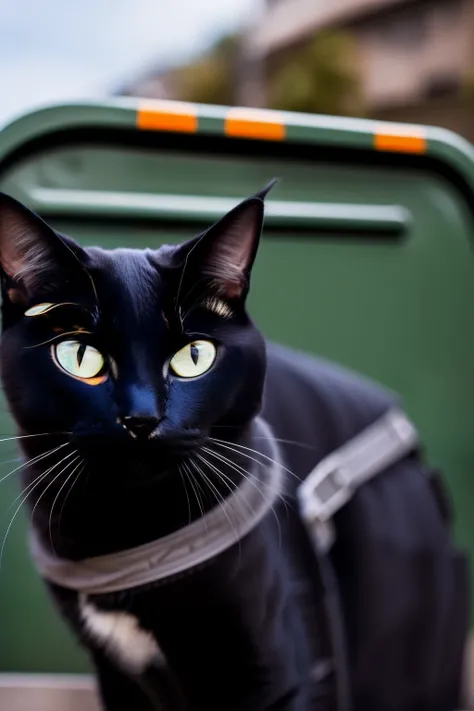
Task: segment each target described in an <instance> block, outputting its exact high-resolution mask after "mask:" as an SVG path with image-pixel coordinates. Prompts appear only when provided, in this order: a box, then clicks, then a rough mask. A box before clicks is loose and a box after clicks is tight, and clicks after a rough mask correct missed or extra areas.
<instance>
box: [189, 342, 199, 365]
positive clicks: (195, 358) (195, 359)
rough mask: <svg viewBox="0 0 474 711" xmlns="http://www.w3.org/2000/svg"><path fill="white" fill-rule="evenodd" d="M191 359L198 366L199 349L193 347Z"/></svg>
mask: <svg viewBox="0 0 474 711" xmlns="http://www.w3.org/2000/svg"><path fill="white" fill-rule="evenodd" d="M191 358H192V359H193V363H194V365H197V362H198V360H199V349H198V348H196V346H191Z"/></svg>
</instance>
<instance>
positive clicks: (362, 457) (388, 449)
mask: <svg viewBox="0 0 474 711" xmlns="http://www.w3.org/2000/svg"><path fill="white" fill-rule="evenodd" d="M417 442H418V435H417V431H416V429H415V427H414V425H413V424H412V422H411V421H410V420H409V419H408V417H407V416H406V415H405V413H404V412H402V411H401V410H399V409H398V408H394V409H392V410H389V411H388V412H387V413H386V414H385V415H383V416H382V417H381V418H380V419H378V420H377V421H376V422H375V423H374V424H372V425H370V426H369V427H367V428H366V429H365V430H364V431H363V432H361V433H360V434H359V435H357V436H356V437H354V438H353V439H351V440H350V441H349V442H347V443H346V444H344V445H343V446H342V447H340V448H339V449H338V450H336V451H335V452H331V454H330V455H329V456H327V457H326V458H325V459H323V460H322V461H321V462H320V463H319V464H318V465H317V466H316V467H315V468H314V469H313V471H312V472H311V473H310V474H309V475H308V477H307V478H306V479H305V481H304V482H303V483H302V484H300V486H299V488H298V502H299V508H300V512H301V516H302V518H303V520H304V521H305V523H306V526H307V528H308V529H309V531H310V534H311V536H312V539H313V542H314V543H315V544H316V545H317V546H318V548H320V549H322V550H327V549H328V548H329V547H330V546H331V544H332V542H333V540H334V530H333V527H332V525H331V520H330V519H331V518H332V516H333V515H334V514H335V513H336V511H338V510H339V509H340V508H341V507H342V506H344V504H346V503H347V502H348V501H349V499H350V498H351V497H352V496H353V494H354V492H355V491H356V490H357V489H358V487H359V486H361V484H363V483H364V482H366V481H368V480H369V479H371V478H372V477H374V476H375V475H376V474H379V473H380V472H381V471H383V470H384V469H386V468H387V467H389V466H390V465H392V464H394V463H395V462H397V461H399V460H400V459H402V458H403V457H404V456H406V455H407V454H409V453H410V452H411V451H413V449H414V448H415V447H416V445H417Z"/></svg>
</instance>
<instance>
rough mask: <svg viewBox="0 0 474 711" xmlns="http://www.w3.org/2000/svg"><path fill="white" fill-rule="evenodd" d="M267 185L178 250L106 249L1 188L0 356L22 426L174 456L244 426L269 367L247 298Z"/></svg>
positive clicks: (84, 443)
mask: <svg viewBox="0 0 474 711" xmlns="http://www.w3.org/2000/svg"><path fill="white" fill-rule="evenodd" d="M269 187H270V186H269ZM266 192H267V190H264V191H262V192H261V193H259V194H257V195H255V196H252V197H250V198H248V199H247V200H245V201H243V202H242V203H240V204H239V205H237V206H236V207H235V208H234V209H233V210H231V211H230V212H229V213H228V214H226V215H225V216H224V217H223V218H222V219H221V220H220V221H219V222H217V223H216V224H214V225H213V226H211V227H210V228H209V229H208V230H207V231H206V232H204V233H203V234H201V235H199V236H198V237H195V238H193V239H191V240H190V241H188V242H185V243H183V244H181V245H179V246H176V247H174V246H163V247H162V248H161V249H159V250H151V249H147V250H134V249H117V250H111V251H106V250H102V249H99V248H86V249H85V248H82V247H80V246H79V245H78V244H76V243H75V242H74V241H73V240H72V239H70V238H68V237H64V236H62V235H59V234H57V233H56V232H55V231H54V230H53V229H52V228H51V227H49V226H48V225H47V224H45V223H44V222H43V221H42V220H41V219H40V218H39V217H38V216H37V215H35V214H34V213H32V212H30V211H29V210H28V209H27V208H26V207H24V206H23V205H21V204H20V203H18V202H17V201H15V200H13V199H12V198H11V197H9V196H6V195H0V265H1V287H2V300H3V303H2V317H3V335H2V341H1V345H0V363H1V371H2V381H3V386H4V390H5V393H6V396H7V399H8V402H9V405H10V408H11V411H12V413H13V416H14V418H15V420H16V422H17V424H18V426H19V429H20V430H21V432H22V434H36V433H43V432H57V433H68V435H67V436H68V437H69V438H71V437H72V438H74V440H75V442H76V446H77V447H78V448H81V447H89V448H91V449H90V450H89V451H92V452H93V451H94V448H95V447H98V448H100V449H103V448H104V447H105V448H107V447H109V448H113V451H114V452H115V453H116V454H117V453H121V452H123V453H125V451H127V452H130V453H132V454H133V452H138V451H140V452H141V453H142V454H143V455H145V453H146V452H151V451H152V450H153V451H155V452H157V451H158V450H160V451H162V452H163V456H165V452H167V451H168V450H170V449H174V450H176V449H178V450H179V449H186V448H192V447H194V446H196V444H197V443H198V442H202V440H203V439H205V438H206V437H207V436H208V435H209V432H210V431H211V429H212V428H213V427H229V428H244V427H245V426H246V425H247V424H248V423H249V422H250V421H251V419H252V418H253V417H254V416H255V415H256V413H257V412H258V411H259V408H260V404H261V398H262V390H263V382H264V375H265V348H264V342H263V338H262V336H261V335H260V333H259V331H258V330H257V329H256V328H255V326H254V325H253V323H252V322H251V320H250V318H249V316H248V314H247V312H246V308H245V302H246V297H247V293H248V289H249V279H250V273H251V269H252V265H253V262H254V259H255V255H256V251H257V247H258V242H259V238H260V233H261V229H262V224H263V216H264V198H265V195H266Z"/></svg>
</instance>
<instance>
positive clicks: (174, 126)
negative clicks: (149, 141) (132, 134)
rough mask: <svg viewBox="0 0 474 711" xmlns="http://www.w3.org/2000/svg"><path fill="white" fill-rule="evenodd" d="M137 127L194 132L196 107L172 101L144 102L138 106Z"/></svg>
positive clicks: (196, 128)
mask: <svg viewBox="0 0 474 711" xmlns="http://www.w3.org/2000/svg"><path fill="white" fill-rule="evenodd" d="M137 127H138V128H139V129H140V130H141V131H177V132H180V133H196V131H197V130H198V116H197V109H196V107H195V106H193V104H185V103H180V102H176V103H174V102H172V101H170V102H168V101H163V102H161V103H159V102H156V103H151V102H150V103H145V104H143V106H140V107H139V108H138V111H137Z"/></svg>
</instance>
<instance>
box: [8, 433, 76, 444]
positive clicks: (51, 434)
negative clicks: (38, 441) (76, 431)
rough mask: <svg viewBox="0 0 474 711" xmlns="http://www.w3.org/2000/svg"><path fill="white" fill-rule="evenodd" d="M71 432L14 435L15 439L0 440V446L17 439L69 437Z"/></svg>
mask: <svg viewBox="0 0 474 711" xmlns="http://www.w3.org/2000/svg"><path fill="white" fill-rule="evenodd" d="M71 434H72V432H39V433H38V434H29V435H16V436H15V437H4V438H3V439H0V444H1V443H2V442H13V441H14V440H17V439H30V438H31V437H47V436H49V437H54V435H57V436H60V435H71Z"/></svg>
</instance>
